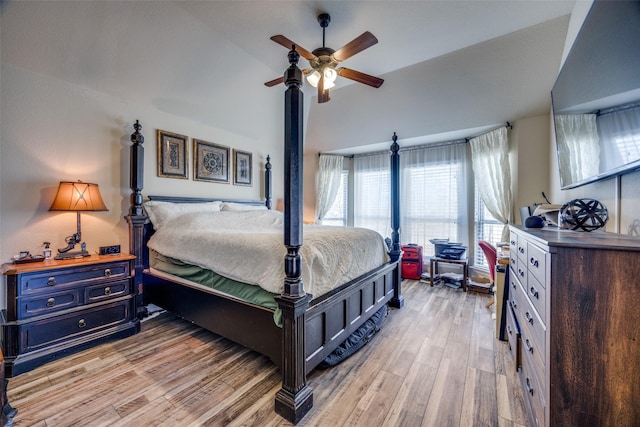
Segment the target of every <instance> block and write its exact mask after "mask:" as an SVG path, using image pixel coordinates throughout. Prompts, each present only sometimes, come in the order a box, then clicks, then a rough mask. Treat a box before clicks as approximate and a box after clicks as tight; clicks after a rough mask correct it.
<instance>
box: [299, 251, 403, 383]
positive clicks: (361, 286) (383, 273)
mask: <svg viewBox="0 0 640 427" xmlns="http://www.w3.org/2000/svg"><path fill="white" fill-rule="evenodd" d="M397 269H398V264H397V262H390V263H387V264H385V265H383V266H382V267H380V268H378V269H376V270H374V271H372V272H370V273H368V274H366V275H365V276H361V277H359V278H358V279H356V280H354V281H352V282H350V283H348V284H347V285H346V287H345V289H344V291H342V292H339V293H337V294H335V295H331V296H330V297H329V298H326V299H324V300H322V301H320V302H319V303H317V304H314V305H312V306H311V307H309V309H308V310H307V312H306V314H305V316H306V320H305V344H306V353H307V356H306V359H305V362H306V373H307V374H308V373H309V372H311V371H312V370H313V368H315V367H316V366H318V364H319V363H320V362H322V361H323V360H324V359H325V358H326V357H327V356H328V355H329V354H330V353H331V352H332V351H333V350H335V349H336V347H338V346H339V345H340V344H341V343H342V342H343V341H344V340H346V339H347V337H348V336H349V335H351V334H352V333H353V332H354V331H355V330H356V329H358V328H359V327H360V326H361V325H362V324H363V323H364V322H366V321H367V319H369V318H370V317H371V316H372V315H373V314H374V313H375V312H376V311H378V310H379V309H380V308H381V307H382V306H383V305H385V304H386V303H387V302H389V301H390V300H391V299H392V298H393V296H394V274H395V272H396V270H397Z"/></svg>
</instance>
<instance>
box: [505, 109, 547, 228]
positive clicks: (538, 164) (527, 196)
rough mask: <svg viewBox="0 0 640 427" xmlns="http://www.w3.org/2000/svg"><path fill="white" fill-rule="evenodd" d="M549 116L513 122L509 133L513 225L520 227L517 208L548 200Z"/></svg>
mask: <svg viewBox="0 0 640 427" xmlns="http://www.w3.org/2000/svg"><path fill="white" fill-rule="evenodd" d="M548 141H549V115H548V114H545V115H541V116H535V117H529V118H526V119H522V120H518V121H516V122H514V124H513V129H512V130H511V132H510V133H509V145H510V147H511V158H512V161H511V164H512V165H514V170H512V171H511V179H512V182H513V184H512V192H513V208H514V212H513V216H512V219H513V222H514V223H515V224H520V223H521V218H520V212H519V208H520V207H521V206H529V205H532V204H534V203H544V199H543V197H542V192H544V193H545V194H546V195H547V197H549V190H550V180H549V162H548V159H549V143H548Z"/></svg>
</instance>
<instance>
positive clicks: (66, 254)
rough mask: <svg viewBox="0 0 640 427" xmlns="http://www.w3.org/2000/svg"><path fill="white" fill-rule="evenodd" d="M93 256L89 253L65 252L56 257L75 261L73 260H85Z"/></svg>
mask: <svg viewBox="0 0 640 427" xmlns="http://www.w3.org/2000/svg"><path fill="white" fill-rule="evenodd" d="M88 256H91V254H90V253H89V252H88V251H75V252H64V253H59V254H58V255H56V257H55V259H58V260H60V259H73V258H84V257H88Z"/></svg>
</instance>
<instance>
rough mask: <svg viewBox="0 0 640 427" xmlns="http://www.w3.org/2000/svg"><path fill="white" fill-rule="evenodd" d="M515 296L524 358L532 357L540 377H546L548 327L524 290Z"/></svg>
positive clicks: (515, 307)
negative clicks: (546, 337) (546, 335)
mask: <svg viewBox="0 0 640 427" xmlns="http://www.w3.org/2000/svg"><path fill="white" fill-rule="evenodd" d="M519 291H520V293H519V294H518V295H517V296H516V297H515V298H514V303H513V306H514V312H515V316H516V320H517V321H518V325H519V326H520V339H521V342H522V359H523V362H522V363H523V364H524V358H525V356H527V357H530V358H531V361H532V363H531V365H532V367H533V368H535V370H536V373H537V375H538V376H539V378H544V369H545V365H546V353H545V334H546V328H545V327H544V325H543V324H542V322H541V321H540V318H539V317H538V315H537V313H536V312H535V310H534V309H533V306H532V305H531V303H530V302H529V300H528V299H527V298H526V297H525V296H524V290H523V289H522V288H519Z"/></svg>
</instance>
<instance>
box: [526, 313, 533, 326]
mask: <svg viewBox="0 0 640 427" xmlns="http://www.w3.org/2000/svg"><path fill="white" fill-rule="evenodd" d="M524 317H526V318H527V322H529V323H531V324H532V325H533V317H531V315H530V314H529V312H528V311H525V313H524Z"/></svg>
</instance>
